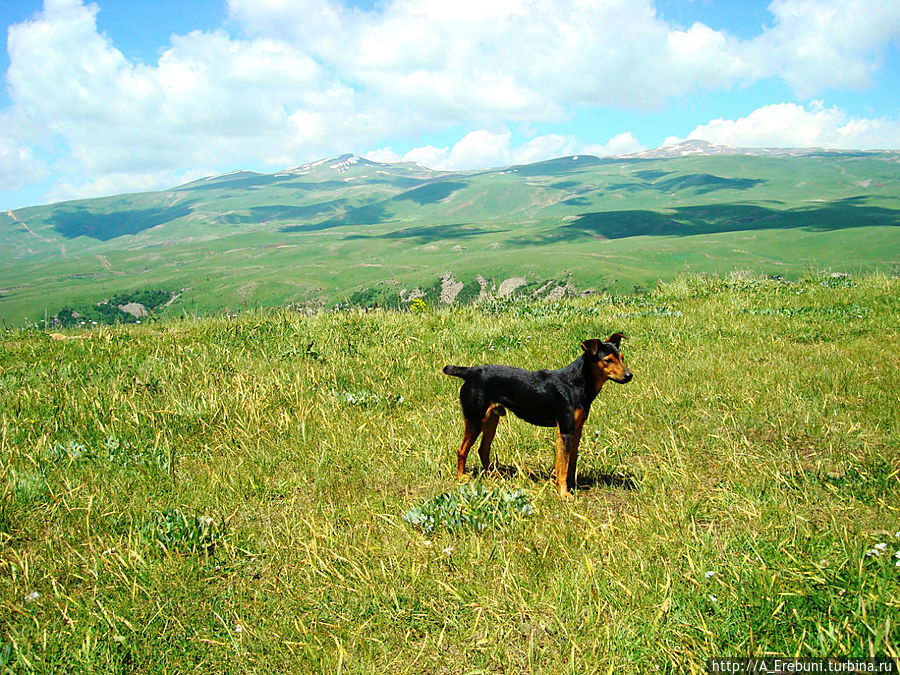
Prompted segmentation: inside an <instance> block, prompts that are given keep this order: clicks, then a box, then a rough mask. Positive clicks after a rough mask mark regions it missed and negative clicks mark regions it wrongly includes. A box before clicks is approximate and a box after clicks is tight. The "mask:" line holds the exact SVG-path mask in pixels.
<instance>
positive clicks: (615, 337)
mask: <svg viewBox="0 0 900 675" xmlns="http://www.w3.org/2000/svg"><path fill="white" fill-rule="evenodd" d="M624 339H625V336H624V335H623V334H622V333H613V334H612V335H610V336H609V339H608V340H607V342H611V343H612V344H614V345H615V346H616V349H618V348H619V343H621V342H622V340H624Z"/></svg>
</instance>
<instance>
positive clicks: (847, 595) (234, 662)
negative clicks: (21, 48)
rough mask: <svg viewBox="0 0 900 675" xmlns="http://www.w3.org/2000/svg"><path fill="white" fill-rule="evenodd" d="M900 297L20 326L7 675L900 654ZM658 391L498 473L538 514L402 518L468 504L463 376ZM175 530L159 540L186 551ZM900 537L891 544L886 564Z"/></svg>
mask: <svg viewBox="0 0 900 675" xmlns="http://www.w3.org/2000/svg"><path fill="white" fill-rule="evenodd" d="M898 291H900V286H898V282H897V280H896V279H890V278H884V277H868V278H862V279H859V280H856V281H851V280H848V279H842V278H839V279H832V278H827V279H820V278H806V279H804V280H802V281H801V282H799V283H794V284H784V283H778V282H774V281H767V280H761V279H755V278H737V279H733V280H711V279H705V278H701V277H683V278H680V279H679V280H677V281H676V282H674V283H672V284H670V285H666V286H662V287H660V288H659V289H657V290H656V291H655V292H653V293H650V294H646V295H639V296H629V297H612V296H597V297H592V298H584V299H579V300H573V301H567V302H562V303H556V304H543V303H537V304H530V303H524V302H521V301H508V302H493V303H489V304H483V305H481V306H477V307H466V308H463V309H457V310H441V311H435V310H433V309H426V310H425V311H423V312H417V313H413V312H380V311H377V312H370V313H362V312H337V313H320V314H314V315H305V314H301V313H296V312H286V311H277V312H271V313H268V312H267V313H264V312H251V313H247V314H244V315H241V316H239V317H237V318H228V317H213V318H207V319H202V320H195V321H193V320H167V321H161V322H157V323H154V324H150V325H147V324H142V325H140V326H134V325H130V326H122V327H118V328H115V329H101V330H95V331H91V332H88V333H69V334H67V335H68V338H69V339H61V340H59V339H50V337H48V336H47V335H46V334H44V333H40V332H26V331H12V332H7V333H5V334H4V335H3V336H2V338H0V383H2V387H0V411H2V412H0V446H2V447H0V461H2V466H0V496H2V499H0V603H2V604H0V606H2V616H3V619H2V621H0V631H2V633H0V640H2V644H0V663H2V664H3V666H4V667H6V668H8V669H11V670H13V672H16V671H24V672H28V671H29V670H32V669H33V670H37V671H40V672H55V671H64V670H65V671H71V670H72V669H73V668H74V669H75V670H78V671H79V672H91V671H97V672H110V671H113V672H132V671H137V672H172V671H178V672H185V671H195V670H199V671H207V672H223V671H225V672H259V673H268V672H276V671H279V670H281V671H299V672H304V671H328V672H337V671H342V672H373V671H377V672H411V673H417V672H470V671H479V670H481V671H490V672H501V671H502V672H510V671H513V672H528V671H549V672H608V671H609V669H612V670H613V671H632V672H633V671H636V670H650V669H653V668H659V669H661V670H662V671H664V672H676V671H679V672H680V671H689V670H695V671H704V669H705V659H706V658H708V657H710V656H721V655H751V654H764V653H780V654H800V655H827V654H835V655H869V654H872V653H877V654H888V655H892V656H894V657H895V658H896V657H897V656H898V648H900V631H898V627H897V623H896V615H897V609H898V601H897V598H898V597H900V567H897V566H895V564H894V563H895V561H896V558H892V557H891V556H893V554H894V552H895V551H897V550H898V549H900V538H896V537H895V533H897V532H898V531H900V508H898V504H900V499H898V497H900V480H898V471H900V450H898V449H900V411H898V406H897V394H896V392H897V391H900V356H898V354H900V335H898V332H897V326H898V325H900V301H898V297H900V293H898ZM613 330H622V331H624V332H625V333H626V334H627V335H628V336H629V340H628V341H627V343H625V344H624V348H625V354H626V358H627V360H628V363H629V366H630V367H631V369H632V370H633V371H634V373H635V380H634V381H633V382H632V383H631V384H629V385H627V386H616V385H614V384H609V385H607V387H606V388H604V390H603V392H602V394H601V397H600V399H599V400H598V402H597V403H596V404H595V406H594V409H593V412H592V414H591V417H590V419H589V420H588V422H587V426H586V429H585V437H584V441H583V446H582V455H581V458H580V462H579V469H580V473H581V489H580V490H579V491H578V495H577V498H576V499H575V500H574V501H573V502H571V503H561V502H559V500H558V499H557V498H556V496H555V492H554V488H553V485H552V483H551V481H550V468H551V467H552V453H553V450H552V443H553V432H552V430H543V429H537V428H534V427H530V426H528V425H527V424H525V423H523V422H520V421H518V420H515V419H514V418H512V416H510V417H507V418H505V419H504V420H503V421H502V422H501V427H500V430H499V432H498V437H497V440H496V442H495V444H494V448H495V452H496V453H497V459H498V460H499V461H500V462H502V463H504V464H508V465H511V466H513V467H516V468H517V471H516V472H515V473H514V475H511V476H506V477H501V476H486V477H482V478H481V479H480V480H481V481H483V485H484V486H485V487H486V488H488V489H494V488H505V489H509V490H517V489H522V490H524V491H525V494H526V495H527V496H528V498H529V500H530V501H531V503H532V504H533V505H534V508H535V513H534V514H532V515H529V516H524V517H522V518H516V519H511V520H510V521H509V522H508V524H507V525H506V526H505V527H502V528H500V529H489V530H487V531H485V532H483V533H477V532H469V531H465V530H463V531H454V532H452V533H448V532H446V531H441V530H438V531H437V532H435V534H434V535H428V536H426V535H423V534H422V533H420V532H419V531H418V530H416V529H413V528H412V527H411V526H410V525H409V524H408V523H407V522H405V521H404V520H403V519H402V516H403V514H404V513H406V512H407V511H408V510H409V509H410V508H411V507H414V506H416V505H419V504H422V503H423V501H424V500H426V499H428V498H431V497H433V496H435V495H438V494H440V493H444V492H446V491H448V490H450V489H451V488H453V487H454V480H453V474H454V470H455V457H454V455H455V452H454V451H455V447H456V445H457V444H458V441H459V436H460V434H461V423H460V419H459V413H458V410H457V403H456V384H457V383H456V381H451V380H450V379H448V378H446V377H444V376H442V375H441V374H440V373H439V370H440V368H441V367H442V366H443V365H445V364H446V363H461V364H469V363H475V362H501V363H512V364H516V365H521V366H526V367H533V368H537V367H545V366H551V365H563V364H564V363H567V362H568V361H569V360H571V359H572V358H574V357H575V356H576V355H577V352H578V344H579V342H580V341H581V340H583V339H584V338H586V337H589V336H594V335H597V334H598V333H599V334H601V335H606V334H608V333H609V332H612V331H613ZM160 542H162V545H161V543H160ZM878 544H887V546H886V547H884V548H885V553H884V555H878V553H870V554H869V555H867V551H868V552H872V551H877V550H878V549H876V545H878Z"/></svg>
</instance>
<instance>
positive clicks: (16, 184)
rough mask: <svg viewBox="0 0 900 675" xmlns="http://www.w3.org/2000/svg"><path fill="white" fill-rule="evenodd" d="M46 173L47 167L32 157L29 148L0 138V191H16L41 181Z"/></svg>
mask: <svg viewBox="0 0 900 675" xmlns="http://www.w3.org/2000/svg"><path fill="white" fill-rule="evenodd" d="M0 123H2V117H0ZM48 173H49V168H48V167H47V165H46V164H45V163H44V162H42V161H41V160H39V159H37V158H36V157H35V156H34V153H33V152H32V150H31V148H29V147H27V146H23V145H19V144H17V143H16V142H15V141H14V140H12V139H10V138H4V137H3V136H0V190H18V189H19V188H21V187H23V186H25V185H28V184H29V183H36V182H38V181H41V180H43V179H44V178H46V177H47V175H48Z"/></svg>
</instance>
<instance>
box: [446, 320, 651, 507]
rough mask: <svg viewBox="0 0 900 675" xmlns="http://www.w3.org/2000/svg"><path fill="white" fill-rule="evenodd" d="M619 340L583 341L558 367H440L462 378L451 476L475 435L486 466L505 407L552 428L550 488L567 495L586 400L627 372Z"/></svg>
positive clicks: (462, 467)
mask: <svg viewBox="0 0 900 675" xmlns="http://www.w3.org/2000/svg"><path fill="white" fill-rule="evenodd" d="M624 338H625V336H624V335H623V334H622V333H613V334H612V335H610V336H609V338H608V339H607V340H605V341H604V340H596V339H592V340H585V341H584V342H582V343H581V349H582V353H581V354H580V355H579V356H578V358H577V359H575V360H574V361H572V363H570V364H569V365H568V366H566V367H565V368H560V369H559V370H525V369H523V368H515V367H512V366H500V365H484V366H472V367H471V368H466V367H464V366H452V365H448V366H445V367H444V369H443V372H444V374H445V375H451V376H453V377H459V378H462V380H463V384H462V386H461V387H460V389H459V403H460V405H461V407H462V413H463V419H464V421H465V432H464V434H463V440H462V444H460V446H459V450H458V451H457V453H456V458H457V462H456V477H457V479H462V478H463V477H464V476H465V471H466V458H467V457H468V456H469V450H471V449H472V446H473V445H474V444H475V441H476V440H477V439H478V436H479V435H480V436H481V445H479V446H478V456H479V457H480V458H481V466H482V468H483V469H484V470H485V471H489V470H490V466H491V463H490V458H491V443H492V442H493V441H494V435H495V434H496V433H497V424H498V423H499V422H500V417H502V416H503V415H505V414H506V411H507V410H511V411H512V412H513V413H514V414H515V415H516V416H517V417H519V418H521V419H523V420H525V421H526V422H529V423H530V424H534V425H536V426H541V427H554V426H555V427H556V430H557V435H556V486H557V489H558V490H559V496H560V498H562V499H568V498H570V496H571V493H570V492H569V490H570V489H572V488H574V487H575V466H576V463H577V462H578V445H579V443H580V442H581V430H582V429H583V428H584V423H585V421H586V420H587V417H588V413H589V412H590V409H591V403H593V402H594V399H595V398H597V394H599V393H600V388H601V387H602V386H603V385H604V384H605V383H606V381H607V380H612V381H613V382H617V383H619V384H626V383H628V382H630V381H631V379H632V377H633V375H632V374H631V371H630V370H628V368H627V367H626V366H625V362H624V361H623V360H622V354H621V352H620V351H619V345H620V343H621V341H622V340H623V339H624Z"/></svg>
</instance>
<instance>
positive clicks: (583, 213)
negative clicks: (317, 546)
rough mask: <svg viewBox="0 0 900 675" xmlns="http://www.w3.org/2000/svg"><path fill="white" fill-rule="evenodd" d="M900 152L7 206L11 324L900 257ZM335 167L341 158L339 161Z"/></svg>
mask: <svg viewBox="0 0 900 675" xmlns="http://www.w3.org/2000/svg"><path fill="white" fill-rule="evenodd" d="M898 164H900V154H898V153H896V152H885V153H819V154H807V155H805V156H799V157H754V156H741V155H711V156H688V157H677V158H666V159H635V158H618V159H598V158H596V157H586V156H583V157H579V158H573V157H568V158H561V159H557V160H552V161H548V162H539V163H536V164H531V165H525V166H519V167H507V168H504V169H498V170H489V171H483V172H478V173H456V174H438V173H434V172H429V171H427V170H425V169H422V168H421V167H415V165H408V164H375V163H371V162H366V161H365V160H360V161H359V162H357V163H356V164H352V165H346V166H345V165H344V164H343V163H341V162H337V163H333V162H332V163H328V162H326V163H322V164H319V165H317V166H312V167H307V168H305V169H303V170H300V171H297V172H285V173H281V174H272V175H262V174H252V173H248V172H245V173H239V174H234V175H230V176H223V177H218V178H215V179H210V180H204V181H197V182H195V183H192V184H189V185H185V186H181V187H178V188H173V189H172V190H168V191H164V192H158V193H147V194H141V195H120V196H118V197H112V198H104V199H94V200H85V201H82V202H70V203H63V204H56V205H49V206H40V207H34V208H30V209H21V210H19V211H16V212H15V213H7V214H0V236H2V239H3V242H4V246H3V247H0V320H3V321H5V322H6V325H14V326H21V325H23V324H25V323H26V320H28V321H30V322H31V323H34V322H35V321H39V320H41V319H42V318H43V316H44V312H45V310H46V311H47V313H48V315H49V316H51V317H52V316H53V315H54V314H55V313H56V312H57V311H58V310H59V309H60V308H62V307H63V306H66V305H72V304H78V305H84V304H94V303H97V302H100V301H102V300H103V299H105V298H108V297H111V296H114V295H118V294H121V293H126V292H133V291H139V290H145V289H151V288H161V289H168V290H171V291H174V292H179V295H178V297H177V298H176V300H175V301H174V302H173V303H172V304H171V305H169V306H168V307H167V308H166V310H165V311H166V313H167V314H168V315H170V316H177V315H181V314H183V313H185V312H186V313H193V314H197V315H205V314H209V313H214V312H217V311H222V310H235V309H244V308H247V307H273V306H284V305H287V304H291V303H301V304H313V305H316V306H319V305H323V304H324V305H333V304H334V303H338V302H346V301H347V300H348V299H350V298H353V297H360V296H361V295H365V294H368V293H371V292H372V291H373V289H375V291H376V292H378V293H380V292H381V289H382V288H384V289H385V293H388V294H391V295H392V296H393V297H394V299H397V298H398V297H399V292H400V290H401V289H406V290H412V289H414V288H417V287H418V288H422V289H426V288H431V287H432V286H433V285H434V284H435V283H438V281H439V279H440V277H441V275H442V274H444V273H445V272H450V273H452V274H453V276H454V278H455V279H457V280H459V281H462V282H464V283H465V284H466V288H467V291H472V292H473V293H475V294H477V292H478V290H479V286H478V284H477V282H476V281H475V279H476V276H477V275H481V276H483V277H485V278H488V279H492V280H493V279H496V280H503V279H504V278H508V277H525V278H527V279H528V281H529V282H532V283H535V284H537V285H538V286H540V285H542V284H543V282H544V281H546V280H550V279H560V278H563V279H566V280H568V281H571V283H572V284H573V285H574V286H575V287H576V288H577V289H578V290H583V289H587V288H593V289H596V290H604V289H605V290H610V291H613V292H617V293H621V292H630V291H631V290H632V289H633V288H634V286H635V285H641V286H643V287H645V288H650V287H652V286H653V285H654V284H655V283H656V281H657V280H658V279H663V280H671V279H672V278H674V277H675V276H676V275H677V274H679V273H682V272H684V271H689V272H695V273H708V274H716V273H718V274H727V273H729V272H730V271H732V270H733V269H749V270H752V271H754V272H756V273H760V274H778V275H781V276H784V277H787V278H794V279H795V278H798V277H799V276H800V275H802V274H803V273H804V272H806V271H807V270H810V269H815V270H823V269H828V270H833V271H839V272H849V273H852V274H860V273H868V272H876V271H880V272H884V273H892V272H893V271H894V270H896V269H898V268H900V258H898V255H897V252H898V251H900V228H898V227H897V226H898V224H900V201H898V197H897V195H898V189H897V187H898V183H897V175H898V170H897V167H898ZM335 167H337V168H335Z"/></svg>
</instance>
